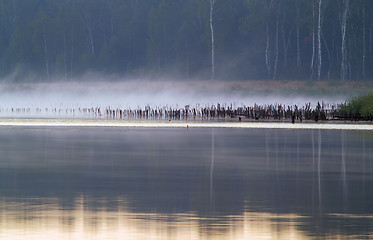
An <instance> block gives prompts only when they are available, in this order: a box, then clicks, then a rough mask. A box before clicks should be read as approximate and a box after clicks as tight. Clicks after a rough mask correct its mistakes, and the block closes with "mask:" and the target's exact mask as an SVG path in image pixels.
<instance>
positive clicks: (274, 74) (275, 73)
mask: <svg viewBox="0 0 373 240" xmlns="http://www.w3.org/2000/svg"><path fill="white" fill-rule="evenodd" d="M275 44H276V49H275V65H274V67H273V80H275V79H276V78H277V65H278V14H277V20H276V42H275Z"/></svg>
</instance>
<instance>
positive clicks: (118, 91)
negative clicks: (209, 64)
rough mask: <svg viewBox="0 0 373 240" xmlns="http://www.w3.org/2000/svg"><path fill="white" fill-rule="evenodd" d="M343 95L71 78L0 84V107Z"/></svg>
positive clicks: (280, 100)
mask: <svg viewBox="0 0 373 240" xmlns="http://www.w3.org/2000/svg"><path fill="white" fill-rule="evenodd" d="M347 97H348V96H347V95H346V94H344V93H341V94H329V93H323V92H322V91H317V92H316V91H309V92H308V93H307V92H305V91H303V90H301V89H296V88H290V89H289V88H287V87H286V86H276V85H274V84H273V83H272V82H270V83H265V82H264V83H260V84H258V82H218V81H217V82H211V81H189V82H187V81H171V80H162V81H161V80H156V81H150V80H142V79H138V80H130V81H105V79H101V80H95V81H71V82H53V83H18V84H15V83H2V84H1V85H0V108H1V109H3V110H4V109H7V108H31V109H32V108H79V107H81V108H91V107H112V108H131V109H137V108H144V107H145V106H150V107H153V108H156V107H173V108H184V106H185V105H190V106H191V107H194V106H197V107H198V106H201V107H204V106H211V105H217V104H218V103H220V104H221V105H225V104H226V105H227V106H229V105H230V104H232V106H233V107H239V106H253V105H254V104H258V105H268V104H285V105H294V104H296V105H298V106H304V105H305V104H306V103H307V104H308V103H311V106H314V105H316V104H317V102H321V101H324V102H325V103H330V104H339V103H342V102H344V101H345V100H346V98H347Z"/></svg>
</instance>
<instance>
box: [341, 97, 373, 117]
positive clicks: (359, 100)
mask: <svg viewBox="0 0 373 240" xmlns="http://www.w3.org/2000/svg"><path fill="white" fill-rule="evenodd" d="M342 110H343V111H346V112H347V113H349V114H351V115H353V116H359V117H362V118H365V119H371V118H372V116H373V93H370V94H367V95H364V96H361V97H355V98H352V99H351V100H349V101H348V102H347V103H346V105H344V106H343V107H342Z"/></svg>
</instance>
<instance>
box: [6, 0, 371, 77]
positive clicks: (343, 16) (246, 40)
mask: <svg viewBox="0 0 373 240" xmlns="http://www.w3.org/2000/svg"><path fill="white" fill-rule="evenodd" d="M0 12H1V13H0V14H1V15H0V33H1V34H0V75H1V76H3V77H4V76H7V75H9V74H12V73H16V76H18V79H23V78H24V77H25V76H30V73H33V74H34V75H36V76H39V77H40V79H42V80H49V79H53V78H59V79H71V78H73V77H76V76H79V75H81V74H84V73H86V72H88V71H93V72H98V73H102V74H112V73H115V74H120V75H140V76H141V75H144V74H151V75H152V76H158V77H161V76H173V77H178V78H182V79H193V78H205V79H206V78H216V79H224V80H246V79H263V80H266V79H275V80H292V79H297V80H300V79H302V80H315V81H317V80H341V81H357V80H359V81H362V80H370V79H373V68H372V67H371V66H373V1H372V0H229V1H227V0H0Z"/></svg>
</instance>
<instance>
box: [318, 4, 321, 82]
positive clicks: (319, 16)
mask: <svg viewBox="0 0 373 240" xmlns="http://www.w3.org/2000/svg"><path fill="white" fill-rule="evenodd" d="M317 3H318V18H317V55H318V56H317V80H319V81H320V78H321V60H322V57H321V56H322V55H321V4H322V0H317Z"/></svg>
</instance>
